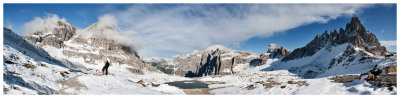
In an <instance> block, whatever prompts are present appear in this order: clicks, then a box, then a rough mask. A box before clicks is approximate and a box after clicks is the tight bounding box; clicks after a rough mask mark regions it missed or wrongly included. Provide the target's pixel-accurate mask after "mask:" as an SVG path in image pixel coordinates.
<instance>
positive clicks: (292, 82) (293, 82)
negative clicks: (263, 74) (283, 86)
mask: <svg viewBox="0 0 400 98" xmlns="http://www.w3.org/2000/svg"><path fill="white" fill-rule="evenodd" d="M288 84H297V85H298V86H303V85H306V81H297V82H296V81H288Z"/></svg>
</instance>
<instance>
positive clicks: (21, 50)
mask: <svg viewBox="0 0 400 98" xmlns="http://www.w3.org/2000/svg"><path fill="white" fill-rule="evenodd" d="M3 34H4V37H5V39H4V44H3V46H4V48H3V51H4V53H3V55H4V58H3V61H4V62H3V65H4V69H3V72H4V73H3V74H4V78H3V84H4V85H3V89H5V91H4V94H7V95H9V94H12V95H14V94H16V95H20V94H30V95H36V94H96V95H98V94H184V93H183V90H181V89H178V88H177V87H173V86H169V85H167V84H163V83H165V82H171V81H180V80H190V79H188V78H184V77H179V76H174V75H166V74H162V73H149V74H146V75H137V74H134V73H131V72H130V71H128V70H127V69H126V67H131V66H129V65H126V64H122V65H118V66H111V67H110V68H109V71H110V75H107V76H105V75H104V76H101V75H99V73H100V71H99V70H100V69H101V67H102V66H95V65H88V64H86V63H83V61H80V60H82V59H76V58H75V59H74V58H67V59H63V58H66V57H63V56H64V55H62V50H61V49H53V48H54V47H46V46H45V48H47V50H52V51H49V53H47V52H46V51H45V50H43V49H42V48H40V47H38V46H36V45H34V44H31V43H29V42H27V41H26V40H24V39H23V38H22V37H20V36H19V35H17V34H15V33H14V32H12V31H11V30H8V29H4V33H3ZM88 48H90V47H88ZM81 52H84V51H81ZM60 53H61V54H60ZM49 54H51V55H49ZM55 58H57V59H55ZM71 61H74V62H71ZM138 81H143V84H144V85H146V87H144V86H142V84H140V83H137V82H138ZM152 84H160V86H158V87H153V86H152Z"/></svg>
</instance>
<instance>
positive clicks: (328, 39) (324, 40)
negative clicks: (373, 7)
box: [282, 17, 388, 61]
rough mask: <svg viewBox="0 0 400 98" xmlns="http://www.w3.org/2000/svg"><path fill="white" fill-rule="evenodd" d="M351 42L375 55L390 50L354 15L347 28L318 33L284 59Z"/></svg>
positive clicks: (295, 57)
mask: <svg viewBox="0 0 400 98" xmlns="http://www.w3.org/2000/svg"><path fill="white" fill-rule="evenodd" d="M345 43H349V44H351V45H354V46H356V47H358V48H361V49H363V50H366V51H367V52H369V53H372V54H373V55H375V56H385V55H386V54H387V53H388V51H387V50H386V48H385V47H383V46H381V45H380V43H379V41H378V39H377V38H376V36H375V35H374V34H373V33H371V32H369V31H367V30H366V29H365V27H364V26H363V25H362V23H361V21H360V20H359V19H358V18H357V17H353V18H352V19H351V22H350V23H347V24H346V29H342V28H340V30H339V31H336V30H334V31H333V32H330V34H328V31H325V33H323V34H322V35H319V34H318V35H317V36H315V38H314V39H313V40H312V41H311V42H310V43H308V44H307V45H306V46H304V47H301V48H297V49H295V50H294V51H293V52H292V53H290V54H289V55H288V56H286V57H284V58H283V59H282V61H289V60H294V59H298V58H301V57H305V56H311V55H313V54H315V53H316V52H317V51H318V50H320V49H322V48H324V47H328V48H329V47H332V46H337V45H341V44H345Z"/></svg>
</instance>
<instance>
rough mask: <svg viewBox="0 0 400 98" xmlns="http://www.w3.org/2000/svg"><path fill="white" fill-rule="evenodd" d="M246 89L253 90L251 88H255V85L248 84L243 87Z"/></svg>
mask: <svg viewBox="0 0 400 98" xmlns="http://www.w3.org/2000/svg"><path fill="white" fill-rule="evenodd" d="M245 88H246V89H247V90H253V89H255V88H256V87H255V86H254V85H249V86H246V87H245Z"/></svg>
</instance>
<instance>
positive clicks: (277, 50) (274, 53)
mask: <svg viewBox="0 0 400 98" xmlns="http://www.w3.org/2000/svg"><path fill="white" fill-rule="evenodd" d="M289 53H290V51H289V49H286V48H285V47H283V46H278V45H276V44H269V48H268V51H267V53H263V54H260V56H259V58H256V59H253V60H251V61H250V66H259V65H264V64H266V63H267V61H268V59H280V58H282V57H284V56H286V55H287V54H289Z"/></svg>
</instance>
